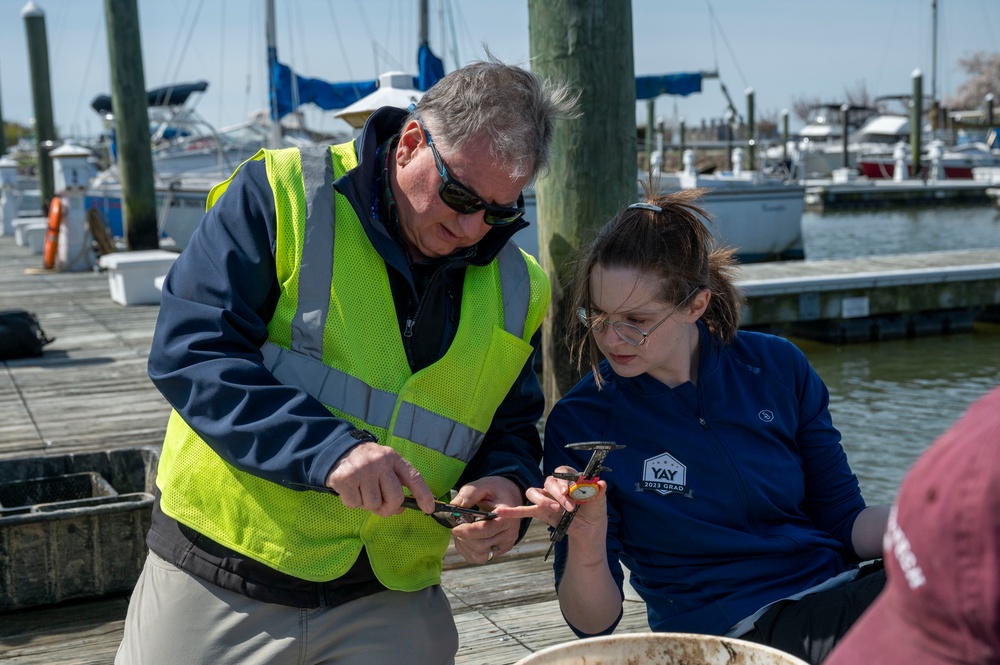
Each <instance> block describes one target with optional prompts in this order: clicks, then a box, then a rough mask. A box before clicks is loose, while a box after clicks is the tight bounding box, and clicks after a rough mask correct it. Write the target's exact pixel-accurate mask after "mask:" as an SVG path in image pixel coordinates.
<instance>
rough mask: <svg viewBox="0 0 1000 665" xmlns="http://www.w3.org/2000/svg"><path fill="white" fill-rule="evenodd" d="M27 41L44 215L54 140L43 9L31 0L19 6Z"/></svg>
mask: <svg viewBox="0 0 1000 665" xmlns="http://www.w3.org/2000/svg"><path fill="white" fill-rule="evenodd" d="M21 18H23V19H24V32H25V37H26V41H27V43H28V66H29V68H30V69H31V101H32V104H33V106H34V109H33V110H34V113H35V128H34V129H35V146H36V150H37V151H38V191H39V198H40V200H41V212H42V214H43V215H47V214H48V212H49V201H50V200H51V199H52V196H53V194H54V182H55V181H54V177H53V174H52V158H51V157H50V156H49V152H50V151H51V150H52V148H53V147H55V146H54V145H53V143H54V142H55V140H56V128H55V122H54V120H53V119H52V90H51V88H50V86H49V46H48V40H47V39H46V36H45V12H43V11H42V10H41V8H40V7H39V6H38V5H36V4H35V3H34V2H33V1H32V0H29V2H28V4H26V5H25V6H24V8H23V9H22V10H21Z"/></svg>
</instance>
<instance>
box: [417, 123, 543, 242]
mask: <svg viewBox="0 0 1000 665" xmlns="http://www.w3.org/2000/svg"><path fill="white" fill-rule="evenodd" d="M417 122H418V123H420V129H422V130H423V132H424V136H426V137H427V145H429V146H430V148H431V153H433V154H434V163H435V164H436V165H437V171H438V175H440V176H441V186H440V187H439V188H438V196H440V197H441V200H442V201H444V202H445V204H446V205H447V206H448V207H449V208H451V209H452V210H454V211H455V212H457V213H461V214H463V215H472V214H474V213H477V212H479V211H480V210H485V211H486V214H485V215H484V216H483V222H485V223H486V224H489V225H490V226H504V225H506V224H513V223H514V222H516V221H517V220H519V219H521V217H523V216H524V194H518V196H517V205H516V206H515V207H513V208H509V207H506V206H497V205H493V204H492V203H487V202H486V201H483V200H482V199H481V198H479V197H478V196H476V195H475V194H473V193H472V190H471V189H469V188H468V187H466V186H465V185H463V184H462V183H460V182H459V181H458V180H455V178H454V177H452V175H451V173H449V172H448V167H447V166H445V164H444V160H443V159H441V154H440V153H439V152H438V149H437V147H436V146H435V145H434V141H433V140H432V139H431V134H430V132H428V131H427V127H425V126H424V122H423V120H421V119H420V118H417Z"/></svg>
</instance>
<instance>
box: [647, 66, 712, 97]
mask: <svg viewBox="0 0 1000 665" xmlns="http://www.w3.org/2000/svg"><path fill="white" fill-rule="evenodd" d="M693 92H701V72H695V73H692V74H663V75H662V76H637V77H635V98H636V99H653V98H654V97H659V96H660V95H680V96H681V97H686V96H688V95H690V94H691V93H693Z"/></svg>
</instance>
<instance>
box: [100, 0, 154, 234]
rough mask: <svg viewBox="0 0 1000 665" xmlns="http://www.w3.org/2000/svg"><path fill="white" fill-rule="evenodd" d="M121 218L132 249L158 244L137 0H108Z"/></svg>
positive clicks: (106, 8) (105, 1)
mask: <svg viewBox="0 0 1000 665" xmlns="http://www.w3.org/2000/svg"><path fill="white" fill-rule="evenodd" d="M104 19H105V22H106V24H107V33H108V61H109V63H110V65H111V106H112V110H113V112H114V116H115V135H116V137H117V139H116V140H117V143H118V177H119V178H120V180H121V185H122V219H123V221H124V222H125V239H126V241H127V243H128V247H129V249H132V250H138V249H158V248H159V246H160V240H159V237H158V236H159V234H158V232H157V228H156V191H155V189H154V187H153V154H152V151H151V149H150V142H149V111H148V110H147V96H146V83H145V78H144V76H143V71H142V44H141V40H140V37H139V10H138V7H137V6H136V0H104Z"/></svg>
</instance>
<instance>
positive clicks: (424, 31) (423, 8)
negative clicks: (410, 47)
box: [417, 0, 429, 46]
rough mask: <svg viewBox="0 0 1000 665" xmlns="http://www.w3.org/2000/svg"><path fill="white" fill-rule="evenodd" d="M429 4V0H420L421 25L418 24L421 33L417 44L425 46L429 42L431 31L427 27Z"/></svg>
mask: <svg viewBox="0 0 1000 665" xmlns="http://www.w3.org/2000/svg"><path fill="white" fill-rule="evenodd" d="M427 5H428V0H420V5H419V7H420V9H419V12H418V13H419V14H420V25H419V26H418V27H419V30H420V34H419V35H417V46H423V45H424V44H426V43H428V35H429V32H428V27H427V11H428V10H427Z"/></svg>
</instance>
